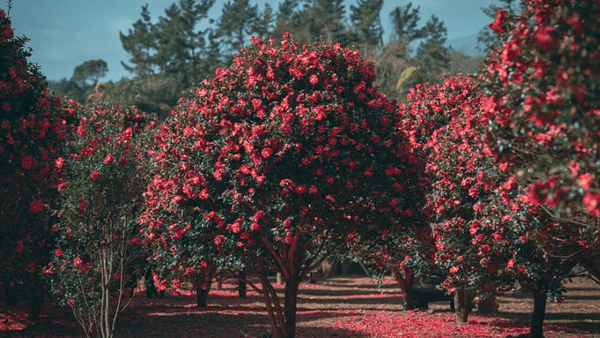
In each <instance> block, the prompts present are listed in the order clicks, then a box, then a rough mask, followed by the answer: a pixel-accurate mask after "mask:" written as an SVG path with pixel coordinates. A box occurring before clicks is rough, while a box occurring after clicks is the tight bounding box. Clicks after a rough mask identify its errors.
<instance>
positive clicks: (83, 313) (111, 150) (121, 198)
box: [47, 100, 156, 338]
mask: <svg viewBox="0 0 600 338" xmlns="http://www.w3.org/2000/svg"><path fill="white" fill-rule="evenodd" d="M64 109H65V110H67V111H69V112H70V113H73V114H75V115H76V116H77V117H78V118H79V119H80V120H79V125H78V126H77V128H76V130H75V132H74V133H73V134H72V136H71V137H70V138H69V139H68V142H67V144H66V146H65V152H66V153H67V154H68V156H67V157H65V158H62V157H60V158H58V159H57V161H56V166H57V167H59V168H64V169H65V170H66V172H67V174H68V179H65V180H64V182H62V183H61V184H60V185H59V186H58V190H59V193H60V200H61V206H60V207H61V209H60V214H59V222H58V223H57V224H56V226H55V230H56V231H57V249H56V250H55V252H54V260H53V263H52V265H51V266H50V267H49V268H48V269H47V270H48V271H47V274H48V275H49V276H48V277H49V278H50V279H51V281H52V286H53V290H54V292H55V293H56V294H58V296H59V300H60V302H61V303H62V304H68V305H69V306H70V307H71V308H72V309H73V313H74V315H75V317H76V318H77V320H78V321H79V323H80V325H81V326H82V328H83V329H84V332H85V335H86V337H90V336H92V335H96V336H99V337H103V338H108V337H113V336H114V330H115V323H116V320H117V316H118V313H119V312H120V311H122V309H123V307H124V304H125V302H124V300H123V296H124V294H125V292H124V290H125V288H127V287H132V288H133V287H135V285H130V283H129V280H130V279H132V277H134V276H133V275H134V274H136V273H137V272H136V271H135V268H136V266H132V262H134V261H138V260H139V258H140V256H142V258H143V257H144V255H145V254H146V247H145V246H144V245H142V242H141V239H140V234H141V233H140V227H139V223H138V220H139V215H140V213H141V212H142V210H143V208H142V206H141V203H142V195H143V192H144V190H145V187H146V185H147V181H146V180H145V178H144V176H143V175H141V174H140V173H143V172H145V170H143V169H142V166H143V164H144V163H145V160H144V159H145V152H146V148H145V147H146V145H147V144H148V143H149V139H147V138H145V135H150V134H149V132H148V130H150V129H152V127H153V126H154V125H155V124H156V121H154V120H152V119H150V118H149V117H148V116H146V114H145V113H140V112H138V111H137V109H136V108H135V107H127V108H121V107H118V106H116V105H114V106H102V105H97V106H92V107H85V106H81V105H80V104H79V103H76V102H74V101H73V100H71V101H69V102H68V104H66V105H65V107H64ZM139 274H140V275H143V273H142V272H140V273H139ZM133 279H134V280H137V278H133Z"/></svg>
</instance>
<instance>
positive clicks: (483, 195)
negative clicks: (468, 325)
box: [399, 76, 494, 322]
mask: <svg viewBox="0 0 600 338" xmlns="http://www.w3.org/2000/svg"><path fill="white" fill-rule="evenodd" d="M479 104H480V91H479V90H478V89H477V88H476V85H475V83H474V81H473V79H471V78H463V77H460V76H458V77H444V78H442V81H441V84H439V85H433V86H430V85H429V84H427V83H425V84H418V85H416V87H415V88H411V89H410V90H409V93H408V95H407V102H406V103H403V104H402V105H401V106H400V110H399V114H400V115H401V116H402V118H403V121H402V126H403V128H404V129H405V130H406V131H407V132H408V133H409V135H410V141H411V143H412V145H413V147H414V148H415V149H416V150H417V151H419V153H420V154H421V155H422V156H424V157H425V159H426V169H425V173H426V175H427V178H428V179H429V189H428V194H427V201H428V208H429V210H430V213H431V226H432V231H433V240H434V241H435V246H436V249H435V251H436V253H435V255H434V260H435V264H436V265H437V266H439V267H440V268H441V270H442V271H443V272H444V274H447V276H448V277H447V278H446V280H445V282H444V285H445V286H446V287H447V289H448V291H449V293H452V294H455V299H456V301H455V306H456V318H457V321H458V322H466V321H467V318H468V314H469V294H475V293H478V291H480V290H481V289H482V288H483V287H485V286H486V285H487V284H489V281H490V280H491V279H492V274H488V273H486V271H488V269H489V268H490V262H488V261H486V260H483V259H482V254H481V251H482V249H481V248H480V247H477V246H475V245H474V244H476V243H472V241H471V231H470V228H473V227H477V225H478V224H480V223H481V220H480V219H479V217H478V216H477V215H476V211H477V210H474V207H475V206H476V205H477V204H478V203H479V202H486V200H487V199H489V196H490V195H491V194H493V189H494V187H493V186H492V185H491V184H490V183H489V182H488V181H487V180H486V179H485V178H486V175H485V174H486V172H485V171H486V170H488V169H489V168H493V158H491V157H490V156H488V155H487V154H486V148H485V147H484V146H483V145H482V144H481V142H480V140H479V134H480V133H479V132H478V131H477V130H476V129H475V128H474V127H475V124H477V123H478V122H477V121H478V115H480V114H481V113H482V111H481V109H480V106H479Z"/></svg>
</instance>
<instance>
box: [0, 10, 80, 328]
mask: <svg viewBox="0 0 600 338" xmlns="http://www.w3.org/2000/svg"><path fill="white" fill-rule="evenodd" d="M26 41H27V39H26V38H24V37H15V36H14V33H13V30H12V28H11V22H10V19H9V18H7V17H6V14H5V13H4V11H2V10H0V224H1V226H0V247H2V248H3V250H0V276H1V277H0V278H1V279H0V284H3V285H4V286H7V285H8V286H9V287H10V286H17V285H20V286H21V291H23V290H25V291H26V292H27V293H29V294H30V296H32V304H33V305H35V306H33V307H32V311H31V313H30V316H31V317H32V318H34V319H35V318H36V317H37V316H38V315H39V305H40V304H41V300H42V297H43V286H42V285H41V284H40V283H41V282H40V279H39V276H38V275H39V274H40V271H41V267H42V266H44V265H46V264H47V263H48V261H49V260H50V257H51V255H50V253H51V252H52V247H53V240H52V238H53V234H52V231H51V223H52V221H51V213H50V210H51V209H52V208H54V207H56V203H57V195H56V187H57V185H58V180H59V178H60V172H61V170H60V168H57V167H56V165H55V161H56V159H57V157H58V156H59V151H60V145H61V143H62V140H63V138H64V137H65V135H66V133H68V131H69V130H68V129H69V121H70V118H69V116H68V115H69V113H68V112H64V111H61V110H60V109H59V108H60V99H59V98H56V97H51V96H49V95H48V92H47V90H46V86H45V84H44V82H43V81H44V76H43V75H42V74H41V73H40V72H39V70H38V67H37V66H36V65H34V64H31V63H29V62H28V61H27V58H28V57H30V56H31V55H30V53H29V52H28V51H27V49H26V48H25V43H26ZM18 289H19V288H12V289H11V291H10V293H16V292H17V291H16V290H18Z"/></svg>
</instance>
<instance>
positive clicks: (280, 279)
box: [275, 272, 283, 285]
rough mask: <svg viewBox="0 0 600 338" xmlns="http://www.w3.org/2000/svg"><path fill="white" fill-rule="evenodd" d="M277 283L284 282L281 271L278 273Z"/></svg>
mask: <svg viewBox="0 0 600 338" xmlns="http://www.w3.org/2000/svg"><path fill="white" fill-rule="evenodd" d="M275 283H277V284H278V285H281V284H283V276H282V275H281V272H278V273H277V281H276V282H275Z"/></svg>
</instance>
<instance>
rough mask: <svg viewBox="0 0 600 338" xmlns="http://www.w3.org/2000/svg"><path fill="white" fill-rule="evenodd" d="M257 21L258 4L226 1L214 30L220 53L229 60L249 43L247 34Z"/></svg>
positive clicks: (251, 31)
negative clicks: (220, 47) (219, 45)
mask: <svg viewBox="0 0 600 338" xmlns="http://www.w3.org/2000/svg"><path fill="white" fill-rule="evenodd" d="M258 22H259V15H258V5H254V6H251V5H250V2H249V1H248V0H232V1H227V2H226V3H225V5H224V6H223V12H222V14H221V17H220V18H219V20H218V23H217V28H216V31H215V34H216V37H218V38H219V41H220V44H221V46H222V47H223V48H222V49H221V53H222V54H223V56H224V57H225V59H227V60H229V59H231V58H232V57H233V55H234V54H236V53H238V52H239V51H240V49H241V48H242V47H243V46H244V45H245V44H246V43H249V40H248V38H249V36H250V35H251V34H252V33H253V32H254V29H255V28H256V26H257V24H258Z"/></svg>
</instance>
